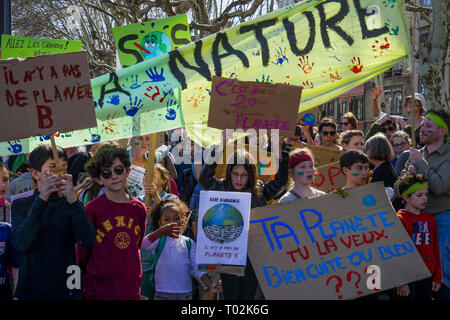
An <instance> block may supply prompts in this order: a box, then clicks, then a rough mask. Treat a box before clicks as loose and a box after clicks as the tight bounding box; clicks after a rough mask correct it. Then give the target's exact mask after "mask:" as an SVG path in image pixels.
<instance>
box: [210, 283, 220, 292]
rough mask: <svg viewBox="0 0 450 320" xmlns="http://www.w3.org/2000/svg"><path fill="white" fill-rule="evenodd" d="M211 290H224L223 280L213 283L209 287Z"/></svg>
mask: <svg viewBox="0 0 450 320" xmlns="http://www.w3.org/2000/svg"><path fill="white" fill-rule="evenodd" d="M209 290H211V292H212V293H221V292H222V282H220V281H216V282H214V283H212V284H211V286H210V287H209Z"/></svg>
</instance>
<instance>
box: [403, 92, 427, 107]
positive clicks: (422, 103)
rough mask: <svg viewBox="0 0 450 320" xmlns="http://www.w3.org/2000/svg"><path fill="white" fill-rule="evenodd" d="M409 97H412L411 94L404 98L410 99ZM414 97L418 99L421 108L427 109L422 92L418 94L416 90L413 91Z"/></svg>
mask: <svg viewBox="0 0 450 320" xmlns="http://www.w3.org/2000/svg"><path fill="white" fill-rule="evenodd" d="M411 98H412V96H407V97H406V100H408V99H411ZM414 99H416V100H419V101H420V104H421V107H422V109H423V110H425V111H428V110H427V105H426V104H425V97H424V96H423V95H422V94H420V93H418V92H416V93H414Z"/></svg>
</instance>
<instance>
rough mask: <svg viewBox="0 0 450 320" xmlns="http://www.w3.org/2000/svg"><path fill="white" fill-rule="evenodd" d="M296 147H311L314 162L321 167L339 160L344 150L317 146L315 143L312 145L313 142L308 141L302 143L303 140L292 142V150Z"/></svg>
mask: <svg viewBox="0 0 450 320" xmlns="http://www.w3.org/2000/svg"><path fill="white" fill-rule="evenodd" d="M295 148H308V149H310V150H311V152H312V154H313V156H314V164H315V166H316V167H321V166H324V165H327V164H330V163H333V162H336V161H339V158H340V156H341V154H342V151H338V150H335V149H330V148H325V147H321V146H315V145H311V144H306V143H302V142H294V143H292V148H291V150H294V149H295Z"/></svg>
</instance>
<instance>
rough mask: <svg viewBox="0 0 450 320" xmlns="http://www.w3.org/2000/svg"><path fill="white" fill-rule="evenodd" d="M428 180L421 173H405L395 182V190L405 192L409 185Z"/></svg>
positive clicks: (399, 192)
mask: <svg viewBox="0 0 450 320" xmlns="http://www.w3.org/2000/svg"><path fill="white" fill-rule="evenodd" d="M427 181H428V180H427V179H426V178H425V177H424V176H423V175H421V174H413V173H409V172H408V173H405V174H404V175H403V176H401V177H400V179H399V180H398V184H397V191H398V194H399V195H401V194H403V192H405V191H406V190H407V189H408V188H409V187H411V186H412V185H413V184H415V183H417V182H419V183H423V182H427Z"/></svg>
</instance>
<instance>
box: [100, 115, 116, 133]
mask: <svg viewBox="0 0 450 320" xmlns="http://www.w3.org/2000/svg"><path fill="white" fill-rule="evenodd" d="M116 114H117V112H114V113H113V115H112V117H111V119H110V114H108V115H107V116H106V122H107V125H104V124H103V129H105V132H106V133H108V132H107V131H109V132H110V133H113V132H114V130H113V129H112V127H113V126H115V125H116V122H115V121H113V119H114V118H115V117H116Z"/></svg>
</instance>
